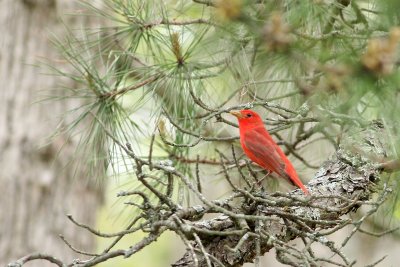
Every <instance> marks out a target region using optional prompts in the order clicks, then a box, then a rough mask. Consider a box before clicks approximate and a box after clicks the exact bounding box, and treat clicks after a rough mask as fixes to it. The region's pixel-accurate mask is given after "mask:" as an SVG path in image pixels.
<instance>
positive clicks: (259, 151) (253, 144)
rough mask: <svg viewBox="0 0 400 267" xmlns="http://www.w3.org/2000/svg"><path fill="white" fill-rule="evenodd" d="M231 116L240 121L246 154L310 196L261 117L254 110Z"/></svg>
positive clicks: (241, 138)
mask: <svg viewBox="0 0 400 267" xmlns="http://www.w3.org/2000/svg"><path fill="white" fill-rule="evenodd" d="M231 114H233V115H235V116H236V117H237V118H238V120H239V129H240V143H241V145H242V148H243V151H244V153H245V154H246V155H247V156H248V157H249V158H250V159H251V160H252V161H254V162H255V163H257V164H258V165H260V166H261V167H263V168H264V169H266V170H268V171H272V172H275V173H276V174H278V175H279V176H281V177H283V178H286V179H288V180H289V181H290V182H291V183H293V184H294V185H296V186H298V187H300V188H301V190H303V192H304V193H305V194H307V195H308V194H309V192H308V190H307V188H306V187H305V186H304V185H303V183H302V182H301V180H300V179H299V177H298V175H297V173H296V170H295V169H294V167H293V165H292V163H291V162H290V161H289V159H288V158H287V157H286V155H285V153H283V151H282V149H281V148H280V147H279V146H278V145H277V144H276V143H275V142H274V140H273V139H272V137H271V135H270V134H269V133H268V131H267V129H266V128H265V126H264V123H263V121H262V119H261V117H260V116H259V115H258V114H257V113H256V112H254V111H252V110H240V111H231Z"/></svg>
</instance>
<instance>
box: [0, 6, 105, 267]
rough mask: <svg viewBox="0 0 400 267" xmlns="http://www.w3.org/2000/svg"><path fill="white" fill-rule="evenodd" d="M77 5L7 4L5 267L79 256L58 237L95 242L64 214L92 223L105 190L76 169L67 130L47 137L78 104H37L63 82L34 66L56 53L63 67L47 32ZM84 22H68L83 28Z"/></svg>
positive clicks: (1, 127)
mask: <svg viewBox="0 0 400 267" xmlns="http://www.w3.org/2000/svg"><path fill="white" fill-rule="evenodd" d="M71 8H77V4H76V1H71V0H57V1H56V0H3V1H0V32H1V38H0V84H1V86H0V206H1V208H0V224H1V227H0V266H3V265H4V264H6V263H8V262H10V261H12V260H14V259H16V258H19V257H21V256H23V255H26V254H29V253H32V252H37V251H41V252H45V253H49V254H52V255H55V256H57V257H60V258H62V259H69V260H71V259H72V258H76V257H78V256H77V255H76V254H74V253H73V252H72V251H71V250H70V249H69V248H67V247H66V245H65V244H64V243H63V242H62V241H61V240H60V238H59V236H58V235H59V234H63V235H64V236H65V237H66V238H67V239H68V240H69V241H71V242H72V243H73V244H74V246H76V247H78V248H80V249H83V250H91V248H93V245H94V238H93V236H91V235H89V234H86V233H84V232H80V231H79V230H78V229H77V227H76V226H75V225H73V224H71V223H69V222H68V220H67V219H66V217H65V214H66V213H72V214H74V216H75V217H76V218H79V220H80V221H82V222H86V223H88V224H91V225H93V224H94V220H95V215H96V210H97V208H98V206H99V203H100V202H101V201H100V198H101V192H100V190H99V187H98V186H94V185H93V184H92V183H90V182H87V181H85V179H87V178H86V177H84V173H85V172H84V168H80V169H78V170H77V171H76V166H75V165H74V164H70V165H67V164H68V163H69V162H71V161H72V160H73V159H74V156H75V155H74V153H75V152H76V151H75V150H76V145H77V142H76V140H74V139H72V138H70V137H69V136H67V135H59V136H58V137H56V138H55V139H53V140H51V141H49V140H46V137H49V136H50V135H51V134H52V133H53V131H54V130H55V128H56V126H57V123H58V121H59V119H60V118H59V117H58V116H59V115H61V114H62V113H64V112H66V111H67V110H68V109H70V108H71V105H76V104H79V103H77V102H76V101H74V102H72V101H45V102H39V103H34V102H35V101H37V100H39V99H40V94H41V92H43V91H44V90H48V89H51V88H55V87H56V86H57V83H58V82H59V81H58V80H59V77H57V76H49V75H42V72H44V70H43V69H40V68H37V67H35V66H34V65H37V64H38V63H39V62H40V61H43V60H45V59H48V58H50V59H51V60H52V61H53V62H54V64H58V66H59V67H60V66H62V64H63V62H61V61H60V60H59V58H60V56H58V55H57V52H56V49H55V48H54V47H53V45H52V44H51V43H50V42H49V38H48V36H49V33H56V34H60V33H61V32H62V31H63V30H64V25H63V24H62V23H61V21H60V19H59V14H61V13H65V12H73V11H74V10H72V9H71ZM85 20H86V21H84V18H81V17H80V18H77V17H74V18H69V19H68V18H67V19H66V22H67V24H69V26H70V27H72V28H77V27H80V26H81V24H84V23H87V22H88V21H87V18H86V19H85ZM64 64H65V63H64ZM71 86H72V84H71ZM61 148H62V149H61ZM60 149H61V150H60ZM59 152H61V153H59ZM78 161H79V160H78ZM32 266H43V263H42V262H35V263H34V264H33V265H32Z"/></svg>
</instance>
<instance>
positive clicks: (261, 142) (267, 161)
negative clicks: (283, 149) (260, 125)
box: [244, 129, 285, 176]
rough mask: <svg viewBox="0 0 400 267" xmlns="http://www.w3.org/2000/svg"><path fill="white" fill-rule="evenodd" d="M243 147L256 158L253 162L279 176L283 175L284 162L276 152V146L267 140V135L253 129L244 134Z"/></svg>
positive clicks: (270, 140)
mask: <svg viewBox="0 0 400 267" xmlns="http://www.w3.org/2000/svg"><path fill="white" fill-rule="evenodd" d="M263 130H264V129H263ZM244 145H245V146H246V148H247V149H248V150H249V151H250V152H251V153H252V154H253V155H254V156H255V157H256V158H257V160H254V159H253V161H256V163H258V164H260V165H261V166H262V167H264V168H268V169H269V170H271V171H274V172H276V173H277V174H278V175H280V176H284V175H285V162H284V161H283V160H282V158H281V157H280V155H279V153H278V151H277V150H276V146H277V145H276V144H275V143H274V141H273V140H272V139H269V138H268V133H267V134H265V133H263V132H262V131H260V130H258V129H253V130H251V131H249V132H247V133H245V135H244ZM261 163H262V164H261Z"/></svg>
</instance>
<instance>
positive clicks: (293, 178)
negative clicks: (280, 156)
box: [281, 162, 310, 195]
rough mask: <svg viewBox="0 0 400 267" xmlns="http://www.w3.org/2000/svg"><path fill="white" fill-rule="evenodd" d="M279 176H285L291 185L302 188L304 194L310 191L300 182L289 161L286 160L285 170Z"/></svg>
mask: <svg viewBox="0 0 400 267" xmlns="http://www.w3.org/2000/svg"><path fill="white" fill-rule="evenodd" d="M281 176H283V177H285V178H287V179H288V180H289V181H290V182H291V183H292V184H293V185H295V186H297V187H299V188H300V189H301V190H303V192H304V194H306V195H309V194H310V192H308V190H307V188H306V187H305V186H304V184H303V183H302V182H301V180H300V178H299V176H297V173H296V170H295V169H294V167H293V165H292V164H290V162H289V163H288V162H286V168H285V172H284V173H283V174H281Z"/></svg>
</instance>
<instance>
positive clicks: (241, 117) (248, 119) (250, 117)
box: [229, 109, 263, 124]
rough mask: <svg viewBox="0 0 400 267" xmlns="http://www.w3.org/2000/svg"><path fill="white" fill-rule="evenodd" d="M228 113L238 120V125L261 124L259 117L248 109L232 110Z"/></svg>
mask: <svg viewBox="0 0 400 267" xmlns="http://www.w3.org/2000/svg"><path fill="white" fill-rule="evenodd" d="M229 113H230V114H232V115H233V116H235V117H236V118H238V121H239V124H260V123H261V124H263V121H262V119H261V117H260V115H258V114H257V112H255V111H253V110H250V109H242V110H232V111H230V112H229Z"/></svg>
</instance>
